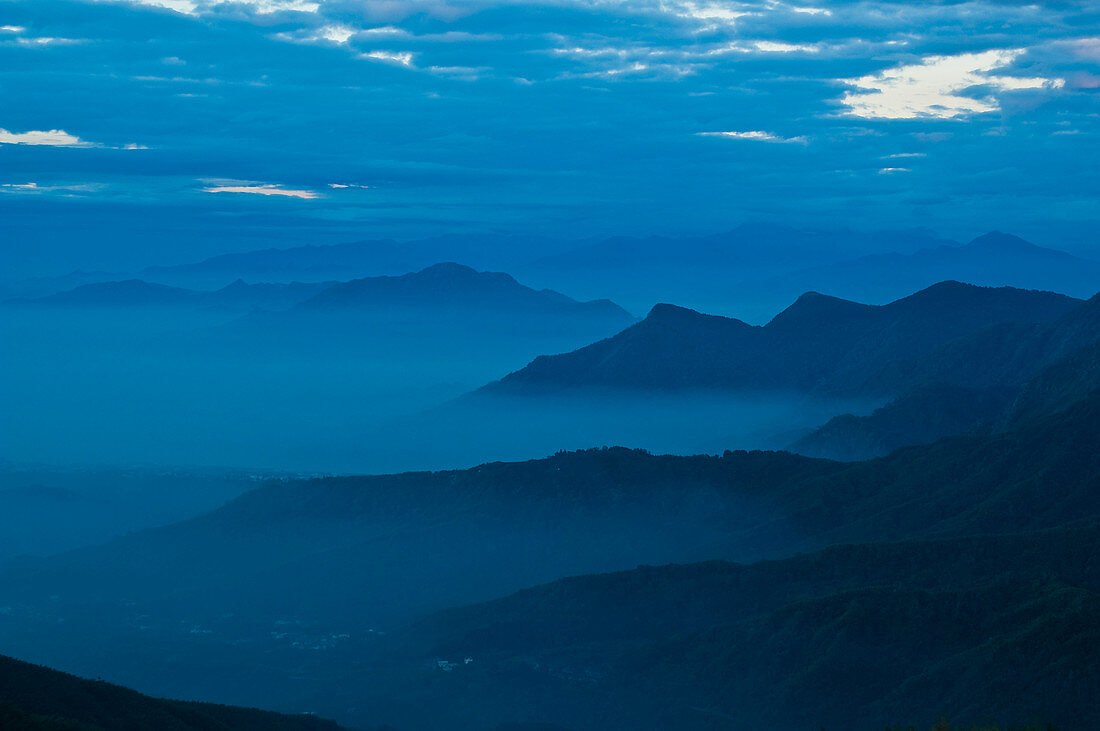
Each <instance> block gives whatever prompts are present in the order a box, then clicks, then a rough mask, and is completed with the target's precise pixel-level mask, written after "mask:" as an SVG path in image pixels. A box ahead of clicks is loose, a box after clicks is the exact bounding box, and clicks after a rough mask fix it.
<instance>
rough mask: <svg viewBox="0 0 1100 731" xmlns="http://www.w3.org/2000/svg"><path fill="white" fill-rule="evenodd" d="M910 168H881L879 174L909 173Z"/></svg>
mask: <svg viewBox="0 0 1100 731" xmlns="http://www.w3.org/2000/svg"><path fill="white" fill-rule="evenodd" d="M907 172H909V168H881V169H880V170H879V171H878V174H879V175H892V174H894V173H907Z"/></svg>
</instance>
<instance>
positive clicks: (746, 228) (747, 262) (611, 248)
mask: <svg viewBox="0 0 1100 731" xmlns="http://www.w3.org/2000/svg"><path fill="white" fill-rule="evenodd" d="M944 242H945V239H943V238H941V237H939V236H937V235H936V234H934V233H932V232H930V231H924V230H912V231H881V232H872V233H861V232H855V231H843V230H832V231H830V230H800V229H794V228H789V227H785V226H777V225H774V224H765V223H749V224H744V225H741V226H738V227H737V228H735V229H733V230H731V231H726V232H722V233H718V234H711V235H705V236H683V237H668V236H649V237H645V238H641V237H629V236H617V237H611V238H607V239H601V240H599V241H594V242H591V243H587V244H585V245H583V246H580V247H577V248H575V249H571V250H569V251H565V252H562V253H560V254H554V255H551V256H547V257H543V258H542V259H539V260H537V261H536V262H534V263H533V264H532V268H540V269H546V270H559V271H563V272H577V273H581V272H585V273H592V272H595V271H599V270H601V269H607V270H612V271H611V272H609V273H614V272H615V271H618V272H629V273H631V274H634V275H636V274H637V272H639V271H650V272H660V271H666V272H668V271H679V270H685V269H686V270H702V271H706V270H710V271H712V272H721V273H722V275H723V276H725V277H729V276H730V275H732V274H734V273H736V272H738V271H740V272H744V271H746V270H756V269H760V268H764V269H766V270H774V269H777V268H784V269H789V268H801V267H805V266H807V265H808V264H813V263H817V262H821V261H835V260H837V259H838V258H843V257H846V256H847V257H850V256H854V255H857V254H860V253H863V252H867V251H875V250H882V249H885V250H887V251H904V252H909V251H915V250H918V249H923V248H926V247H929V246H932V245H939V244H943V243H944Z"/></svg>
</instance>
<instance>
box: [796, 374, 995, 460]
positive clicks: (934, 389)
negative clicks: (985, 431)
mask: <svg viewBox="0 0 1100 731" xmlns="http://www.w3.org/2000/svg"><path fill="white" fill-rule="evenodd" d="M1015 394H1016V392H1015V390H1014V389H1012V388H1009V387H1006V386H1000V387H992V388H963V387H958V386H945V385H927V386H919V387H917V388H914V389H912V390H911V391H906V392H905V393H903V394H901V395H900V396H898V397H897V398H896V399H894V400H893V401H891V402H890V403H888V404H886V405H885V406H882V407H881V408H878V409H875V411H874V412H873V413H872V414H870V415H868V416H855V415H853V414H842V415H840V416H836V417H833V418H832V419H830V420H829V421H828V422H827V423H825V424H824V425H823V426H821V427H819V428H818V429H815V430H814V431H813V432H811V433H809V434H807V435H805V436H803V437H801V438H800V439H798V440H797V441H796V442H794V443H793V444H792V445H791V446H790V450H791V451H792V452H796V453H798V454H804V455H806V456H809V457H825V458H827V459H839V460H843V461H849V462H851V461H857V460H861V459H871V458H873V457H881V456H883V455H886V454H889V453H890V452H893V451H894V450H895V449H898V448H899V447H908V446H912V445H915V444H930V443H932V442H934V441H936V440H937V439H941V438H943V437H946V436H954V435H958V434H966V433H968V432H971V431H975V430H978V429H981V428H983V427H985V426H987V425H988V424H989V422H991V421H993V420H994V419H996V418H997V417H999V416H1000V415H1001V414H1002V413H1003V412H1004V411H1005V409H1006V408H1008V406H1009V405H1010V404H1011V403H1012V402H1013V399H1014V397H1015Z"/></svg>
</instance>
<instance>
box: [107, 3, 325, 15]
mask: <svg viewBox="0 0 1100 731" xmlns="http://www.w3.org/2000/svg"><path fill="white" fill-rule="evenodd" d="M99 1H100V2H103V1H104V0H99ZM128 2H129V4H130V5H138V6H146V7H152V8H165V9H167V10H174V11H176V12H177V13H183V14H184V15H201V14H203V13H206V12H210V11H212V10H214V9H216V8H217V7H218V6H219V5H222V4H223V3H224V4H226V5H237V6H241V7H243V8H245V9H247V10H251V11H252V12H254V13H258V14H260V15H270V14H272V13H281V12H299V13H316V12H317V11H319V10H320V9H321V3H320V2H317V1H315V0H233V2H232V3H228V2H224V0H128Z"/></svg>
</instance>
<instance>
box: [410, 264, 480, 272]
mask: <svg viewBox="0 0 1100 731" xmlns="http://www.w3.org/2000/svg"><path fill="white" fill-rule="evenodd" d="M416 273H417V274H481V273H482V272H479V271H477V270H476V269H474V268H473V267H468V266H466V265H465V264H459V263H458V262H454V261H441V262H439V263H438V264H432V265H431V266H430V267H425V268H424V269H421V270H420V271H419V272H416Z"/></svg>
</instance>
